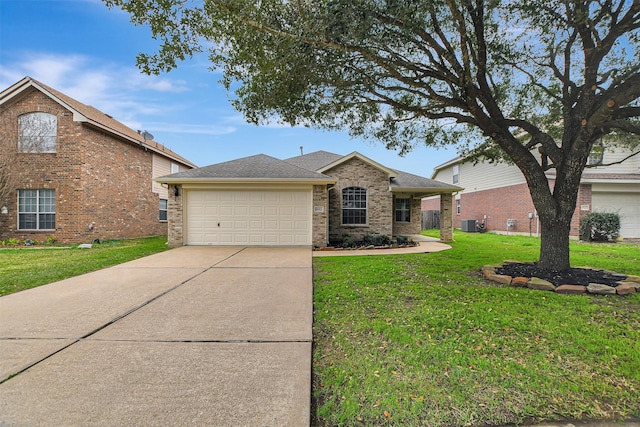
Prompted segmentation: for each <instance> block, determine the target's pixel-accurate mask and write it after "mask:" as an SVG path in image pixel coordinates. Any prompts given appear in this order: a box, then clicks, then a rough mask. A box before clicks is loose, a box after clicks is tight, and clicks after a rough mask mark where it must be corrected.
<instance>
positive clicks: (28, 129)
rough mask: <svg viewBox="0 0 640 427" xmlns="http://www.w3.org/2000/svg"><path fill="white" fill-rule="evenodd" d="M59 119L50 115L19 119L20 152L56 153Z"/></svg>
mask: <svg viewBox="0 0 640 427" xmlns="http://www.w3.org/2000/svg"><path fill="white" fill-rule="evenodd" d="M57 133H58V118H57V117H56V116H54V115H53V114H49V113H27V114H23V115H21V116H20V117H18V150H19V151H20V152H22V153H55V152H56V135H57Z"/></svg>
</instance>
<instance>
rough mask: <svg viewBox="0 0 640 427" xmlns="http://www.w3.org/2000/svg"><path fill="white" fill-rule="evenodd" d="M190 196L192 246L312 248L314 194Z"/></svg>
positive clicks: (191, 192)
mask: <svg viewBox="0 0 640 427" xmlns="http://www.w3.org/2000/svg"><path fill="white" fill-rule="evenodd" d="M187 193H188V194H187V197H186V200H187V202H186V203H187V209H186V212H187V219H186V225H187V230H186V242H187V244H189V245H310V244H311V200H312V196H311V191H214V190H211V191H204V190H188V192H187ZM218 224H220V226H218Z"/></svg>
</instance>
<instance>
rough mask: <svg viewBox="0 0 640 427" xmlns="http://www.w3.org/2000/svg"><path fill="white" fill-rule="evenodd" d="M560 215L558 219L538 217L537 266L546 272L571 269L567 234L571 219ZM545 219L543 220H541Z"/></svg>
mask: <svg viewBox="0 0 640 427" xmlns="http://www.w3.org/2000/svg"><path fill="white" fill-rule="evenodd" d="M572 214H573V212H571V213H570V214H569V215H567V214H566V213H564V212H563V213H562V214H561V215H558V217H552V218H548V216H547V215H540V225H541V226H542V232H541V234H540V261H539V263H538V266H539V267H540V268H544V269H547V270H555V271H562V270H568V269H569V268H570V267H571V264H570V262H569V232H570V231H571V217H572ZM543 218H545V219H543Z"/></svg>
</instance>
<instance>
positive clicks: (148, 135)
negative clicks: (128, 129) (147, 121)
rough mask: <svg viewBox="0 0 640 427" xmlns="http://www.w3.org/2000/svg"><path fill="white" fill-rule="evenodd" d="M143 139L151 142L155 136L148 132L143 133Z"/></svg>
mask: <svg viewBox="0 0 640 427" xmlns="http://www.w3.org/2000/svg"><path fill="white" fill-rule="evenodd" d="M142 137H143V138H144V140H145V141H150V140H152V139H153V135H151V134H150V133H149V132H147V131H146V130H145V131H144V132H142Z"/></svg>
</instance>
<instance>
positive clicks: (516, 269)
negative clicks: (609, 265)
mask: <svg viewBox="0 0 640 427" xmlns="http://www.w3.org/2000/svg"><path fill="white" fill-rule="evenodd" d="M496 273H497V274H504V275H506V276H511V277H539V278H541V279H543V280H546V281H548V282H551V283H553V284H554V285H556V286H560V285H584V286H587V285H588V284H589V283H601V284H603V285H609V286H613V287H616V286H618V283H617V282H619V281H621V280H624V279H626V278H627V276H625V275H624V274H617V273H612V272H610V271H609V272H607V271H605V270H591V269H586V268H570V269H569V270H563V271H554V270H544V269H542V268H539V267H538V265H537V264H516V263H513V264H505V265H504V266H502V267H500V268H497V269H496Z"/></svg>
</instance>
